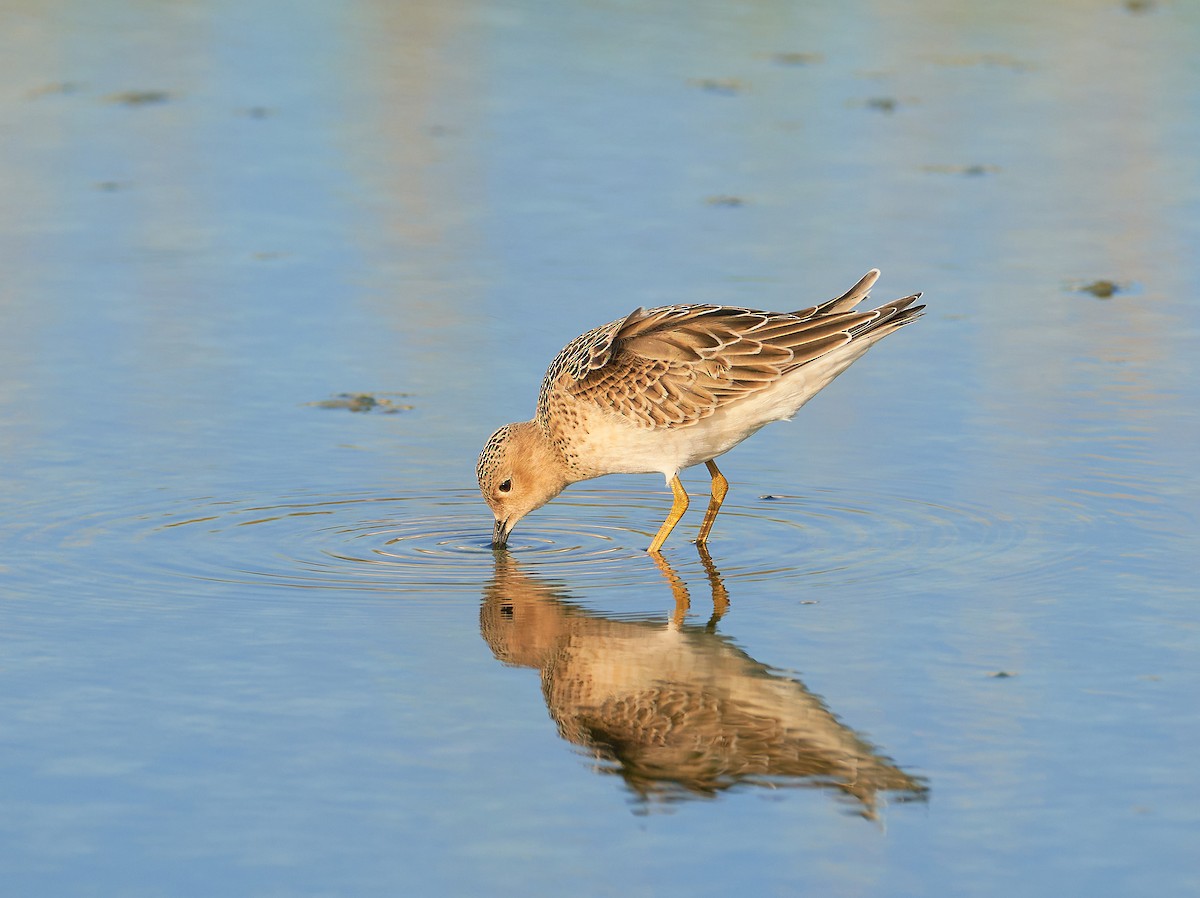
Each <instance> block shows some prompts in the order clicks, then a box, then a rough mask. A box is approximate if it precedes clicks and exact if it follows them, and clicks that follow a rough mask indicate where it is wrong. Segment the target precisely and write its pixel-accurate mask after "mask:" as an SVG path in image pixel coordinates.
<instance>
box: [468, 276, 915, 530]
mask: <svg viewBox="0 0 1200 898" xmlns="http://www.w3.org/2000/svg"><path fill="white" fill-rule="evenodd" d="M878 277H879V271H878V269H872V270H871V271H868V272H867V273H866V275H864V276H863V278H862V280H860V281H859V282H858V283H857V284H855V285H854V286H853V287H851V288H850V290H848V291H847V292H846V293H844V294H843V295H841V296H839V297H837V298H836V299H831V300H829V301H828V302H824V303H821V304H820V305H817V306H812V307H811V308H807V309H802V310H800V311H798V312H760V311H755V310H753V309H741V308H735V307H732V306H717V305H674V306H662V307H661V308H655V309H635V310H634V311H632V312H630V313H629V314H628V315H626V316H625V317H624V318H618V319H617V320H616V321H612V322H609V323H608V324H605V325H603V326H602V327H597V328H595V329H594V330H590V331H588V332H587V333H586V334H583V335H582V336H579V337H576V338H575V339H574V340H572V341H571V342H570V343H568V344H567V345H566V347H564V349H563V350H562V352H560V353H559V354H558V356H557V357H556V358H555V359H554V361H553V362H551V363H550V368H549V370H547V372H546V376H545V378H544V379H543V380H542V388H541V392H540V393H539V394H538V403H537V414H535V415H534V417H533V420H532V421H524V422H521V423H517V424H506V425H505V426H504V427H501V428H500V429H499V430H497V431H496V432H495V433H494V434H492V436H491V437H490V438H489V439H488V441H487V443H486V444H485V445H484V447H483V451H482V452H481V453H480V455H479V464H478V466H477V467H476V473H477V475H478V477H479V489H480V490H481V491H482V493H483V498H484V501H486V502H487V504H488V507H489V508H491V510H492V514H493V515H494V516H495V519H496V523H495V527H494V529H493V531H492V547H493V548H503V547H504V546H505V545H506V544H507V542H508V536H509V534H510V533H511V532H512V529H513V527H514V526H516V524H517V522H518V521H520V520H521V518H523V517H525V515H527V514H529V512H531V511H533V510H534V509H537V508H541V507H542V506H543V505H545V504H546V503H547V502H549V501H550V500H551V499H553V498H554V497H555V496H557V495H558V494H559V493H561V492H562V491H563V489H565V488H566V487H567V486H569V485H570V484H572V483H577V482H579V481H581V480H589V479H591V478H593V477H601V476H603V475H604V474H649V473H660V474H662V475H663V476H664V477H665V478H666V480H667V484H668V486H670V487H671V492H672V494H673V496H674V501H673V503H672V505H671V511H670V512H669V513H668V514H667V518H666V520H665V521H663V524H662V526H661V527H660V528H659V530H658V533H657V534H656V535H655V537H654V539H653V540H652V541H651V543H650V546H649V549H648V551H650V552H653V553H657V552H659V551H660V550H661V549H662V545H663V543H664V542H666V540H667V537H668V536H670V534H671V531H672V530H673V529H674V528H675V525H676V524H677V523H678V522H679V519H680V518H682V517H683V513H684V512H685V511H687V507H688V496H687V493H686V492H684V489H683V484H682V483H680V482H679V472H680V471H682V470H683V469H684V468H688V467H691V466H692V465H697V464H700V463H701V462H703V463H704V464H705V465H706V466H707V468H708V472H709V474H710V475H711V476H712V493H711V495H712V498H711V500H710V501H709V504H708V511H707V512H706V513H705V515H704V520H703V521H702V522H701V524H700V533H699V536H697V538H696V542H697V543H698V544H700V545H704V543H705V541H706V540H707V539H708V536H709V534H710V533H711V532H712V527H713V522H714V521H715V520H716V517H717V512H718V511H719V510H720V508H721V503H722V501H724V499H725V494H726V492H727V491H728V488H729V484H728V482H727V481H726V480H725V478H724V476H722V474H721V472H720V470H718V468H717V466H716V464H715V462H714V461H713V460H714V459H715V458H717V457H718V456H720V455H721V454H723V453H725V452H728V451H729V450H730V449H732V448H733V447H734V446H736V445H737V444H738V443H740V442H741V441H742V440H744V439H746V438H747V437H749V436H750V435H751V434H753V433H755V432H756V431H758V430H759V428H761V427H763V426H764V425H766V424H769V423H771V422H772V421H779V420H783V419H786V418H790V417H792V415H794V414H795V413H796V411H797V410H798V409H799V408H800V406H802V405H804V403H806V402H808V400H809V399H811V398H812V397H813V396H815V395H816V394H817V393H818V392H820V390H821V389H822V388H823V387H825V386H826V385H827V384H828V383H829V382H830V381H831V380H833V379H834V378H835V377H837V376H838V375H839V374H841V373H842V372H843V371H845V370H846V369H847V368H848V367H849V366H850V365H851V363H852V362H854V360H855V359H857V358H858V357H859V356H861V355H862V354H863V353H865V352H866V351H867V350H868V349H869V348H870V347H871V346H872V345H873V344H874V343H876V342H877V341H879V340H881V339H882V338H883V337H885V336H887V335H888V334H890V333H891V332H892V331H894V330H896V329H898V328H900V327H903V326H904V325H906V324H908V323H909V322H911V321H915V320H916V319H917V318H918V317H920V315H921V310H922V309H923V308H924V306H919V305H913V303H915V302H916V301H917V300H918V299H920V297H921V294H920V293H916V294H913V295H912V296H906V297H904V298H903V299H897V300H893V301H892V302H889V303H885V304H884V305H882V306H879V307H878V308H875V309H870V310H868V311H855V306H857V305H858V304H859V303H861V302H862V301H863V300H865V299H866V298H867V295H868V293H869V292H870V290H871V287H872V285H873V284H874V283H875V281H876V279H878Z"/></svg>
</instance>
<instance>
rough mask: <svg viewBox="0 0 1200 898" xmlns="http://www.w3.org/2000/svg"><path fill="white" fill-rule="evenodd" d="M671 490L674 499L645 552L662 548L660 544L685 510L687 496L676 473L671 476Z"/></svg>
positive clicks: (669, 533)
mask: <svg viewBox="0 0 1200 898" xmlns="http://www.w3.org/2000/svg"><path fill="white" fill-rule="evenodd" d="M671 492H672V493H674V494H675V501H674V503H672V505H671V510H670V511H669V512H668V513H667V519H666V520H665V521H663V523H662V526H661V527H659V528H658V533H656V534H655V535H654V540H653V541H652V542H651V543H650V548H649V549H647V550H646V551H647V552H655V553H657V552H658V550H659V549H661V548H662V544H663V543H665V542H666V541H667V537H668V536H670V535H671V531H672V530H674V529H675V525H676V524H678V523H679V519H680V518H681V517H683V513H684V512H685V511H687V508H688V496H687V493H685V492H684V491H683V484H682V483H680V482H679V475H678V474H676V475H675V476H674V477H672V478H671Z"/></svg>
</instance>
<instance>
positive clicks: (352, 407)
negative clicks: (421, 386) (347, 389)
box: [307, 393, 413, 415]
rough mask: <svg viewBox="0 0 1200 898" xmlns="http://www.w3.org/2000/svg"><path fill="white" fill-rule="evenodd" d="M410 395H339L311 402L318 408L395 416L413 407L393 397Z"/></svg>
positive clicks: (310, 403)
mask: <svg viewBox="0 0 1200 898" xmlns="http://www.w3.org/2000/svg"><path fill="white" fill-rule="evenodd" d="M409 395H410V394H408V393H338V394H337V395H336V396H334V397H333V398H331V399H322V400H321V401H320V402H309V403H307V405H311V406H315V407H316V408H339V409H346V410H347V411H351V412H380V413H381V414H384V415H395V414H399V413H400V412H407V411H410V410H411V409H412V408H413V406H411V405H405V404H403V403H399V402H396V401H395V398H393V397H407V396H409Z"/></svg>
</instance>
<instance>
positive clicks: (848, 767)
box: [480, 550, 928, 818]
mask: <svg viewBox="0 0 1200 898" xmlns="http://www.w3.org/2000/svg"><path fill="white" fill-rule="evenodd" d="M701 561H702V562H703V564H704V568H705V571H706V573H707V576H708V581H709V586H710V588H711V592H712V603H713V614H712V617H711V618H710V620H709V621H708V622H707V623H706V624H702V625H695V624H687V623H686V622H685V620H684V618H685V615H686V613H687V611H688V608H689V605H690V598H689V593H688V588H687V585H686V584H685V583H684V581H683V580H682V578H680V577H679V575H678V574H677V573H676V572H675V571H674V570H673V569H672V568H671V567H670V565H669V564H668V563H667V562H666V560H665V559H662V558H658V559H655V562H656V563H657V564H658V565H659V567H660V569H661V570H662V573H663V576H664V577H665V578H666V581H667V583H668V585H669V586H670V589H671V593H672V595H673V598H674V602H675V608H674V611H673V613H672V614H671V615H670V617H669V619H667V620H663V619H662V618H658V619H652V618H649V617H648V618H646V619H640V620H639V619H630V618H629V617H627V616H621V617H620V618H609V617H605V616H604V615H603V614H602V613H601V612H599V611H595V610H592V609H588V608H584V607H583V606H582V605H579V604H576V603H575V602H573V601H572V600H571V599H570V598H568V596H569V593H568V592H567V589H566V588H565V587H564V586H562V585H559V584H555V583H552V582H550V581H546V580H542V579H540V578H536V577H533V576H531V575H530V574H528V573H526V572H525V571H523V570H522V569H521V568H520V567H519V566H518V565H517V563H516V562H515V561H514V560H513V558H512V556H511V555H510V554H508V553H498V554H497V556H496V568H495V572H494V575H493V579H492V582H491V583H490V584H489V586H488V588H487V589H486V590H485V592H484V596H483V605H482V609H481V611H480V629H481V631H482V633H483V638H484V639H485V640H486V641H487V643H488V645H489V646H490V647H491V649H492V651H493V653H494V654H495V655H496V657H497V658H498V659H499V660H500V661H502V662H504V663H505V664H510V665H514V666H520V667H531V668H534V669H536V670H539V671H540V672H541V676H542V692H543V694H544V696H545V699H546V704H547V707H548V708H549V711H550V716H551V717H552V718H553V719H554V722H555V723H556V724H557V725H558V732H559V735H561V736H562V737H563V738H564V739H566V740H567V741H569V742H571V743H574V744H575V745H577V746H579V747H580V748H581V749H583V750H584V751H586V752H587V753H588V754H589V755H590V756H592V757H593V758H595V760H596V761H597V762H598V768H597V769H599V770H601V771H604V772H611V773H616V774H619V775H620V776H621V777H622V778H623V779H624V781H625V782H626V784H627V785H628V786H629V788H630V789H631V790H632V791H633V792H634V793H635V795H637V796H638V798H639V799H640V800H642V801H644V802H646V803H648V804H649V803H655V802H669V801H674V800H679V799H684V798H691V797H706V796H714V795H717V794H719V793H720V792H721V791H723V790H725V789H729V788H731V787H733V786H738V785H743V784H749V785H761V786H770V787H775V788H778V787H780V786H810V787H822V788H828V789H831V790H835V791H837V792H839V793H840V794H843V795H845V796H848V797H849V798H851V799H853V801H854V804H855V806H856V807H857V808H858V810H859V812H860V813H862V814H863V816H866V817H869V818H874V817H875V815H876V807H877V803H878V795H879V793H882V792H888V793H893V794H894V797H895V798H897V799H900V800H910V801H911V800H923V799H924V798H925V797H926V795H927V792H928V787H927V786H926V784H925V783H924V782H923V781H922V780H921V779H920V778H918V777H914V776H911V775H909V774H907V773H905V772H904V771H903V770H901V769H900V768H898V767H896V766H895V765H894V764H893V763H892V762H891V761H890V760H889V759H887V758H886V757H884V756H882V755H881V754H879V753H878V752H877V751H876V749H875V748H874V747H873V746H871V745H870V744H869V743H868V742H867V741H866V740H865V739H863V738H862V737H861V736H859V735H858V734H857V733H855V732H854V731H853V730H851V729H850V728H849V727H847V726H845V725H844V724H843V723H841V722H840V721H839V720H838V719H837V718H836V717H835V716H834V715H833V713H832V712H831V711H830V710H829V709H828V708H827V707H825V704H824V703H823V702H822V701H821V700H820V699H819V698H818V697H817V696H815V695H813V694H812V693H811V692H809V691H808V690H807V689H806V688H805V687H804V685H803V684H802V683H800V682H799V681H797V680H794V679H791V678H790V677H785V676H781V675H780V674H778V673H776V672H774V671H773V670H772V669H771V668H770V667H768V666H767V665H765V664H761V663H759V662H758V661H755V660H754V659H753V658H751V657H750V656H749V655H747V654H746V653H745V652H743V651H742V650H741V649H739V648H737V647H736V646H735V645H733V643H732V642H731V641H730V640H729V639H728V638H727V637H725V636H722V635H720V634H718V633H717V631H716V627H717V622H718V621H719V620H720V619H721V616H722V615H723V614H724V613H725V611H726V610H727V608H728V607H729V596H728V593H727V591H726V589H725V586H724V584H723V583H722V581H721V577H720V574H719V573H718V572H717V570H716V568H715V566H714V565H713V563H712V559H711V558H710V557H709V555H708V553H707V551H704V550H702V551H701Z"/></svg>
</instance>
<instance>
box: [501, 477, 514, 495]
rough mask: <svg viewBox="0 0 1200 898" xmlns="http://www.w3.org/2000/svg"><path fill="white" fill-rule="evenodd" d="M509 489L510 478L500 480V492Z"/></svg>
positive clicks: (505, 491)
mask: <svg viewBox="0 0 1200 898" xmlns="http://www.w3.org/2000/svg"><path fill="white" fill-rule="evenodd" d="M511 489H512V481H511V480H505V481H502V482H501V484H500V492H502V493H507V492H509V491H510V490H511Z"/></svg>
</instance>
